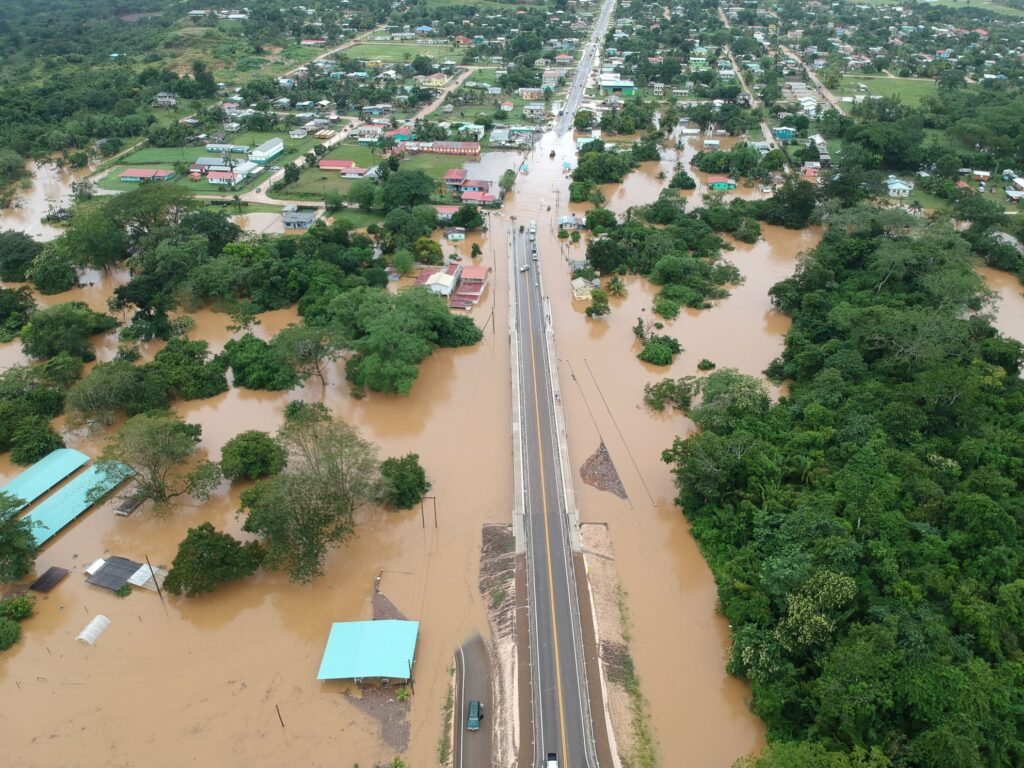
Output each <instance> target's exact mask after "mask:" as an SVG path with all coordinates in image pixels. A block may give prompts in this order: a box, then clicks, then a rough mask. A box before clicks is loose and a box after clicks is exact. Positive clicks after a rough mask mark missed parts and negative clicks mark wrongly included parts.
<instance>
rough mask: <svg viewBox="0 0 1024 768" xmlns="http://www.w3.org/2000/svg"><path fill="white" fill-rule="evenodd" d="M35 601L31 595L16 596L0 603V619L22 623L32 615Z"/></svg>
mask: <svg viewBox="0 0 1024 768" xmlns="http://www.w3.org/2000/svg"><path fill="white" fill-rule="evenodd" d="M35 605H36V601H35V598H34V597H32V595H27V594H26V595H18V596H17V597H12V598H10V599H8V600H2V601H0V618H4V619H11V620H12V621H23V620H24V619H27V618H28V617H29V616H31V615H32V612H33V611H34V610H35Z"/></svg>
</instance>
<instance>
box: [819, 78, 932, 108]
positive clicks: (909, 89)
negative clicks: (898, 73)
mask: <svg viewBox="0 0 1024 768" xmlns="http://www.w3.org/2000/svg"><path fill="white" fill-rule="evenodd" d="M861 83H863V84H864V85H866V86H867V89H868V90H867V95H869V96H883V97H884V96H899V97H900V100H901V101H902V102H903V103H904V104H907V105H908V106H915V105H917V104H920V103H921V99H922V98H924V97H925V96H931V95H932V94H934V93H935V81H934V80H928V79H925V78H913V79H910V78H906V79H905V78H901V77H885V76H868V75H846V76H844V77H843V82H842V84H841V85H840V86H839V89H838V93H839V94H841V95H843V96H857V95H859V94H862V93H864V92H863V91H861V90H860V89H859V88H858V87H857V86H858V85H859V84H861Z"/></svg>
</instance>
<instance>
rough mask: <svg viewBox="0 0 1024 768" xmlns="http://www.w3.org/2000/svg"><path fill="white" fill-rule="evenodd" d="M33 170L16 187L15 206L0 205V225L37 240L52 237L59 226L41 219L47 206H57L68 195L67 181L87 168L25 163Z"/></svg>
mask: <svg viewBox="0 0 1024 768" xmlns="http://www.w3.org/2000/svg"><path fill="white" fill-rule="evenodd" d="M26 168H27V169H28V170H29V172H31V173H32V174H33V176H32V178H31V180H30V184H29V186H28V187H27V188H20V189H19V190H18V195H17V202H16V207H14V208H7V209H0V229H16V230H18V231H20V232H24V233H25V234H26V235H31V236H32V237H34V238H36V239H37V240H53V239H54V238H55V237H57V235H59V234H60V233H61V230H60V228H59V227H54V226H52V225H50V224H45V223H43V221H42V218H43V216H45V215H46V213H47V211H49V210H50V208H60V207H61V206H62V205H65V204H67V202H68V200H70V198H71V183H72V182H73V181H77V180H78V179H81V178H83V177H84V176H86V175H88V173H89V169H88V168H79V169H67V170H65V169H62V168H58V167H57V166H55V165H39V166H37V165H36V164H35V163H32V162H30V163H28V164H27V165H26Z"/></svg>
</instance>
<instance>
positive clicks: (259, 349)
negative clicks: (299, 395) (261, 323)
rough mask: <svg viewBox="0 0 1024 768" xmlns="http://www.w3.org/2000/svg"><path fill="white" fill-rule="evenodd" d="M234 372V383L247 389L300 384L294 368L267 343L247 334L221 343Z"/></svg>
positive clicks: (286, 387) (279, 388)
mask: <svg viewBox="0 0 1024 768" xmlns="http://www.w3.org/2000/svg"><path fill="white" fill-rule="evenodd" d="M224 355H225V357H226V358H227V360H228V364H229V365H230V366H231V369H232V371H234V374H235V386H238V387H245V388H246V389H266V390H281V389H291V388H292V387H294V386H295V385H296V384H298V383H299V378H298V376H297V375H296V373H295V370H294V369H293V368H292V367H291V366H290V365H288V363H287V361H285V360H284V358H283V357H282V356H281V355H279V354H278V353H277V352H276V351H275V350H274V349H273V348H272V347H271V346H270V345H269V344H267V342H265V341H263V340H262V339H257V338H256V337H255V336H253V335H252V334H251V333H247V334H246V335H245V336H243V337H242V338H241V339H237V340H232V341H229V342H228V343H227V344H225V345H224Z"/></svg>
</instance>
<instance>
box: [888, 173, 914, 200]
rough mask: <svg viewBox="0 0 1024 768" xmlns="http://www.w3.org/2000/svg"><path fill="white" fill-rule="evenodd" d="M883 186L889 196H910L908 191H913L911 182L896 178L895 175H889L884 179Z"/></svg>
mask: <svg viewBox="0 0 1024 768" xmlns="http://www.w3.org/2000/svg"><path fill="white" fill-rule="evenodd" d="M885 186H886V189H887V190H888V193H889V197H910V193H911V192H913V191H914V185H913V184H911V183H910V182H908V181H903V179H898V178H896V177H895V176H890V177H889V178H888V179H886V180H885Z"/></svg>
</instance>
